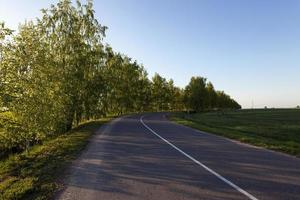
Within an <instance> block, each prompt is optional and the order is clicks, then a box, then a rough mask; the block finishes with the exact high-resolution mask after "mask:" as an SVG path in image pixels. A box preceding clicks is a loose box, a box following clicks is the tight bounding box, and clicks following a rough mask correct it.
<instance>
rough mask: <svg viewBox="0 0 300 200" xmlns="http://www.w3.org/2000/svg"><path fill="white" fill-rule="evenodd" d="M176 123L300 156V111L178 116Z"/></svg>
mask: <svg viewBox="0 0 300 200" xmlns="http://www.w3.org/2000/svg"><path fill="white" fill-rule="evenodd" d="M172 119H173V120H174V121H176V122H177V123H180V124H183V125H187V126H190V127H193V128H196V129H199V130H203V131H207V132H210V133H214V134H217V135H221V136H225V137H228V138H231V139H236V140H239V141H242V142H245V143H250V144H253V145H257V146H262V147H265V148H268V149H272V150H277V151H282V152H285V153H289V154H292V155H296V156H300V109H257V110H239V111H225V112H208V113H197V114H190V115H187V114H184V113H177V114H174V115H173V116H172Z"/></svg>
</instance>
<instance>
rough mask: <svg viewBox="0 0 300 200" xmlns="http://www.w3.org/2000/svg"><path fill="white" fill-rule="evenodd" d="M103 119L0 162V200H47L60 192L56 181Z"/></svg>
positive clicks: (102, 122) (104, 120) (83, 125)
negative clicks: (57, 191)
mask: <svg viewBox="0 0 300 200" xmlns="http://www.w3.org/2000/svg"><path fill="white" fill-rule="evenodd" d="M107 121H109V119H102V120H98V121H92V122H88V123H85V124H82V125H80V126H79V127H78V128H75V129H73V130H72V131H70V132H68V133H66V134H63V135H60V136H58V137H56V138H53V139H49V140H48V141H46V142H44V144H42V145H36V146H34V147H33V148H32V149H30V150H29V151H28V152H23V153H21V154H17V155H13V156H11V157H9V158H8V159H5V160H2V161H0V200H4V199H5V200H10V199H14V200H16V199H49V198H51V197H52V195H53V193H54V192H55V191H56V190H57V189H59V187H60V185H59V183H58V182H57V180H58V177H60V176H61V175H62V172H63V170H64V169H65V168H66V166H67V165H68V164H70V162H71V161H72V160H74V159H75V158H76V157H77V156H78V154H79V153H80V151H81V150H83V148H84V147H85V146H86V144H87V142H88V139H89V138H90V136H91V135H92V134H93V133H94V132H95V131H96V130H98V129H99V127H100V126H101V125H103V124H104V123H106V122H107Z"/></svg>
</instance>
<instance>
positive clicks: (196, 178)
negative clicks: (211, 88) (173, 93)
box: [58, 113, 300, 200]
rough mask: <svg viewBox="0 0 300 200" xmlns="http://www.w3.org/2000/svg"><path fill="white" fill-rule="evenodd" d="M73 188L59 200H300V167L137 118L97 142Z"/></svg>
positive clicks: (159, 118)
mask: <svg viewBox="0 0 300 200" xmlns="http://www.w3.org/2000/svg"><path fill="white" fill-rule="evenodd" d="M65 185H66V188H65V189H64V190H63V191H62V192H61V193H60V194H59V195H58V199H64V200H66V199H78V200H94V199H99V200H127V199H130V200H131V199H142V200H144V199H145V200H147V199H153V200H159V199H163V200H177V199H204V200H206V199H207V200H217V199H222V200H233V199H252V200H254V199H259V200H263V199H269V200H276V199H280V200H284V199H289V200H290V199H300V159H298V158H294V157H292V156H288V155H285V154H282V153H276V152H273V151H268V150H264V149H261V148H255V147H252V146H249V145H245V144H241V143H238V142H234V141H231V140H228V139H225V138H222V137H218V136H215V135H211V134H207V133H202V132H200V131H197V130H194V129H191V128H188V127H184V126H181V125H177V124H174V123H172V122H169V121H168V120H167V119H166V118H165V117H164V114H163V113H157V114H145V115H144V116H143V117H142V116H141V115H134V116H127V117H122V118H118V119H116V120H114V121H113V122H111V123H110V124H108V125H106V126H104V127H102V128H101V129H100V130H99V132H98V133H97V134H95V136H94V137H93V138H92V139H91V142H90V144H89V146H88V148H87V150H86V151H84V152H83V153H82V155H81V156H80V157H79V158H78V159H77V160H76V161H75V162H74V164H73V165H72V166H71V169H70V172H69V174H68V175H67V178H66V180H65Z"/></svg>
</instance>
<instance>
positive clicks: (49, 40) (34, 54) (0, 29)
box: [0, 0, 240, 156]
mask: <svg viewBox="0 0 300 200" xmlns="http://www.w3.org/2000/svg"><path fill="white" fill-rule="evenodd" d="M106 29H107V27H105V26H103V25H101V24H100V23H99V22H98V20H97V19H96V18H95V16H94V10H93V3H92V1H88V2H87V3H86V4H81V3H80V1H76V5H73V4H72V3H71V1H70V0H60V1H59V3H58V4H57V5H51V7H50V8H48V9H43V10H42V17H40V18H38V19H37V20H35V21H28V22H25V23H23V24H22V25H20V27H19V29H18V32H16V33H15V32H14V31H12V30H10V29H9V28H7V27H6V26H5V24H4V23H1V24H0V152H11V151H16V150H22V149H26V148H28V147H29V146H31V145H33V144H35V143H40V142H42V141H44V140H45V139H46V138H47V137H51V136H55V135H57V134H61V133H64V132H66V131H68V130H70V129H71V128H72V127H73V126H76V125H77V124H79V123H80V122H82V121H85V120H89V119H95V118H100V117H103V116H107V115H121V114H125V113H137V112H146V111H183V110H190V111H197V112H201V111H205V110H213V109H225V108H230V109H238V108H240V105H239V104H238V103H237V102H236V101H234V100H233V99H232V98H230V96H228V95H227V94H225V93H224V92H222V91H216V90H215V89H214V87H213V85H212V83H210V82H207V80H206V79H205V78H203V77H192V78H191V81H190V83H189V84H188V85H187V86H186V87H185V88H183V89H182V88H179V87H176V86H174V83H173V80H167V79H165V78H163V77H162V76H160V75H159V74H155V75H154V76H153V77H152V79H150V78H149V77H148V74H147V71H146V70H145V68H144V66H143V65H141V64H139V63H138V62H137V61H135V60H133V59H132V58H130V57H128V56H126V55H124V54H121V53H118V52H115V51H113V49H112V47H110V46H109V45H105V44H104V42H103V38H104V37H105V31H106ZM0 156H1V155H0Z"/></svg>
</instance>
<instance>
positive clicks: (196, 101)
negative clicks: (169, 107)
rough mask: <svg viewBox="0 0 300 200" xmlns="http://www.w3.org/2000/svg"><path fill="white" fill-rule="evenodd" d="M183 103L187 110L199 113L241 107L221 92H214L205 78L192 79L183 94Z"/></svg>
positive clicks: (211, 85)
mask: <svg viewBox="0 0 300 200" xmlns="http://www.w3.org/2000/svg"><path fill="white" fill-rule="evenodd" d="M184 102H185V105H186V106H187V109H188V110H193V111H196V112H201V111H204V110H212V109H240V108H241V106H240V105H239V104H238V103H237V102H236V101H235V100H233V99H232V98H230V96H229V95H227V94H225V93H224V92H223V91H215V89H214V86H213V84H212V83H211V82H209V83H207V82H206V78H203V77H192V78H191V81H190V83H189V84H188V85H187V86H186V88H185V92H184Z"/></svg>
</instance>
